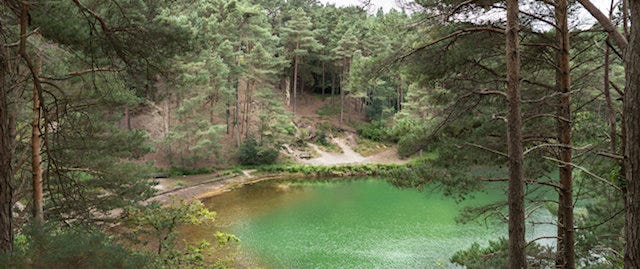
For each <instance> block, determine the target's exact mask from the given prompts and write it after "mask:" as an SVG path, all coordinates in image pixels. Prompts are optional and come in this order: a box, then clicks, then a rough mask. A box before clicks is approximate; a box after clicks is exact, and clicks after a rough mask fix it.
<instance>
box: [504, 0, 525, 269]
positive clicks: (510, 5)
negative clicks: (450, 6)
mask: <svg viewBox="0 0 640 269" xmlns="http://www.w3.org/2000/svg"><path fill="white" fill-rule="evenodd" d="M518 12H519V7H518V0H507V29H506V57H507V96H508V99H509V115H508V134H507V139H508V153H509V197H508V204H509V268H511V269H521V268H526V267H527V263H526V261H527V260H526V253H525V246H526V242H525V238H524V235H525V227H524V214H525V211H524V168H523V155H522V154H523V151H522V112H521V108H520V107H521V105H522V104H521V102H522V101H521V95H520V51H519V48H518V43H519V42H518V35H519V31H520V29H519V28H520V23H519V20H518Z"/></svg>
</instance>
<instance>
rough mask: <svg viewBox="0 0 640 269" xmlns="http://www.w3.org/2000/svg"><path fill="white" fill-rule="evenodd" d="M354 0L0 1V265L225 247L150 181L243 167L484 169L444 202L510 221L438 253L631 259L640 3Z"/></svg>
mask: <svg viewBox="0 0 640 269" xmlns="http://www.w3.org/2000/svg"><path fill="white" fill-rule="evenodd" d="M370 2H371V1H361V5H360V6H349V7H342V6H335V5H330V4H325V3H323V2H321V1H317V0H288V1H287V0H232V1H225V0H196V1H184V0H172V1H167V0H158V1H157V0H129V1H124V0H106V1H105V0H56V1H17V0H5V1H3V2H2V3H1V4H0V36H1V38H0V42H1V44H0V66H1V67H0V87H1V88H0V212H1V215H0V254H2V255H1V256H0V267H2V268H5V267H7V268H22V267H27V268H31V267H35V268H49V267H50V268H67V267H70V268H71V267H73V268H210V267H215V268H225V267H234V266H237V263H235V261H234V260H233V259H232V256H233V255H231V254H229V253H233V252H234V245H235V244H237V243H238V241H242V238H239V237H236V236H235V235H232V234H228V233H222V232H218V233H216V234H215V238H216V239H217V242H207V241H203V242H202V243H199V244H193V245H189V244H185V243H181V242H182V241H180V235H179V233H178V231H179V230H180V227H182V226H184V225H195V224H205V225H207V224H208V223H211V222H213V221H214V219H215V218H214V217H215V213H214V212H212V211H209V209H208V208H206V207H205V206H204V205H203V204H202V203H201V202H199V201H198V200H197V199H195V195H191V194H190V195H191V196H193V197H189V198H191V199H187V200H188V201H177V200H174V201H170V202H167V201H165V200H162V199H158V197H159V196H160V195H163V194H165V193H166V192H161V193H159V191H158V189H159V188H158V186H156V185H157V184H158V182H157V181H156V180H155V179H154V178H164V177H172V176H185V175H192V174H205V175H209V174H214V175H215V176H216V177H219V178H226V177H230V176H231V177H232V176H234V175H235V176H245V177H246V178H247V179H252V178H253V175H250V173H254V172H255V173H257V174H258V175H268V176H269V177H275V176H274V175H277V176H283V175H284V176H298V177H300V176H302V177H305V178H309V177H321V178H347V177H351V176H377V177H381V178H384V179H385V180H386V181H388V182H389V183H391V184H392V185H393V186H395V187H397V188H401V189H418V190H421V191H424V192H429V190H433V189H434V188H437V189H438V191H442V192H443V193H444V195H445V196H446V197H448V198H450V199H452V200H455V201H463V200H465V199H468V198H472V197H474V196H475V195H477V194H478V193H481V192H483V191H486V190H487V188H496V186H497V188H500V189H501V190H503V191H504V192H503V193H504V195H503V197H501V198H502V199H500V200H499V201H495V202H492V203H491V204H488V205H482V206H475V207H465V209H464V210H462V211H461V212H460V214H459V217H458V220H459V221H460V222H473V221H478V220H485V221H486V220H487V219H489V220H491V221H493V222H500V223H507V225H508V233H505V234H504V235H503V236H502V237H503V239H497V241H491V242H477V243H478V244H473V245H471V247H469V248H467V249H460V250H459V251H458V252H456V253H455V254H453V255H452V256H451V257H449V258H450V264H456V265H459V266H465V267H466V268H526V267H530V268H576V267H577V268H623V267H624V268H640V23H638V22H640V2H638V1H627V0H621V1H611V2H610V8H609V9H607V10H605V11H602V10H600V9H598V8H597V7H596V6H594V3H593V2H591V1H590V0H577V1H567V0H550V1H535V0H531V1H528V0H527V1H517V0H506V1H473V0H470V1H461V0H447V1H433V0H416V1H396V3H397V6H398V7H399V8H398V9H396V10H394V9H392V10H390V11H388V12H385V11H383V10H382V9H380V10H376V9H375V7H374V6H372V5H371V3H370ZM587 14H589V15H587ZM586 16H589V17H588V18H587V17H586ZM592 18H595V20H593V19H592ZM338 154H343V155H341V156H350V158H347V157H345V160H344V162H340V161H335V160H334V161H331V158H338V157H336V156H338ZM392 155H393V156H392ZM396 155H397V156H396ZM370 156H373V157H370ZM309 159H312V160H316V161H309ZM327 160H328V161H327ZM383 162H384V163H385V164H382V163H383ZM341 163H349V165H346V166H328V164H341ZM305 164H306V165H305ZM323 164H325V165H323ZM256 171H257V172H256ZM260 173H263V174H260ZM265 178H266V176H265ZM208 183H211V182H208V181H204V180H203V181H198V182H197V183H195V182H192V183H188V182H187V183H186V184H192V185H190V186H189V187H191V188H195V187H197V186H202V185H205V184H208ZM180 184H185V183H184V182H180ZM180 184H176V186H174V187H176V188H178V189H179V188H180V187H181V186H179V185H180ZM216 184H217V183H216ZM161 186H162V184H161ZM162 187H167V186H162ZM282 188H283V189H286V188H288V187H282ZM169 191H171V190H169ZM154 199H155V200H154ZM158 201H161V202H160V203H159V202H158ZM540 211H545V212H548V213H550V215H552V216H553V221H551V222H548V223H544V224H550V225H554V227H557V233H555V234H554V235H553V236H547V237H541V238H525V234H526V232H525V230H526V229H528V228H529V227H532V226H535V225H540V224H542V223H534V222H535V221H532V220H530V217H531V216H532V215H534V214H536V212H540ZM548 239H550V240H552V242H553V243H552V244H542V243H540V241H541V240H548ZM213 252H216V253H223V254H216V255H213V258H211V257H210V256H211V255H210V254H211V253H213ZM227 254H229V255H228V256H227Z"/></svg>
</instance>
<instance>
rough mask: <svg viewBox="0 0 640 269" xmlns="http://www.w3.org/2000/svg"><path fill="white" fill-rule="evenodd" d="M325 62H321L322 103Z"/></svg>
mask: <svg viewBox="0 0 640 269" xmlns="http://www.w3.org/2000/svg"><path fill="white" fill-rule="evenodd" d="M324 75H325V62H324V61H322V101H324V82H325V80H324V79H325V77H324Z"/></svg>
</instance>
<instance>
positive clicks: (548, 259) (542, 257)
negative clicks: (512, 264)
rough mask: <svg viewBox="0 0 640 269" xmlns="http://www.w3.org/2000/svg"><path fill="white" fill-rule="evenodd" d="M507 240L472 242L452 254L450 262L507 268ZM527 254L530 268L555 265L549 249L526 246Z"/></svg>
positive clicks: (471, 267)
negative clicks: (469, 245)
mask: <svg viewBox="0 0 640 269" xmlns="http://www.w3.org/2000/svg"><path fill="white" fill-rule="evenodd" d="M508 248H509V241H508V240H507V239H505V238H501V239H500V240H498V241H489V246H487V247H482V246H480V244H478V243H473V244H472V245H471V247H469V248H468V249H466V250H461V251H458V252H456V253H455V254H453V256H452V257H451V262H452V263H455V264H458V265H461V266H464V267H466V268H469V269H484V268H505V269H506V268H509V266H508V260H509V253H508V251H507V250H508ZM526 251H527V255H529V256H530V257H532V258H533V259H529V260H528V263H529V264H528V266H530V267H532V268H553V267H554V266H555V260H554V256H553V254H552V253H551V250H550V249H548V248H545V247H542V246H540V245H538V244H535V243H534V244H530V245H529V246H527V249H526Z"/></svg>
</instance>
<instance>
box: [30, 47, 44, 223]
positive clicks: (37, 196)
mask: <svg viewBox="0 0 640 269" xmlns="http://www.w3.org/2000/svg"><path fill="white" fill-rule="evenodd" d="M36 61H37V64H36V69H35V74H34V77H40V72H41V70H42V61H41V60H40V57H38V58H37V59H36ZM40 102H41V100H40V93H39V91H38V86H37V85H36V82H35V81H34V82H33V121H32V122H31V176H32V177H31V183H32V184H31V186H32V188H33V205H32V212H33V219H34V221H36V222H38V224H43V223H44V213H43V211H42V155H41V151H40V150H41V144H42V141H41V135H42V133H41V132H40V119H41V118H42V115H41V114H40V111H42V110H41V109H40Z"/></svg>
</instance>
